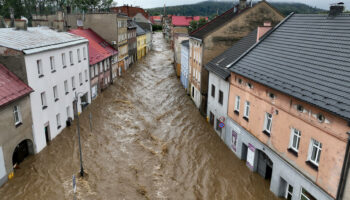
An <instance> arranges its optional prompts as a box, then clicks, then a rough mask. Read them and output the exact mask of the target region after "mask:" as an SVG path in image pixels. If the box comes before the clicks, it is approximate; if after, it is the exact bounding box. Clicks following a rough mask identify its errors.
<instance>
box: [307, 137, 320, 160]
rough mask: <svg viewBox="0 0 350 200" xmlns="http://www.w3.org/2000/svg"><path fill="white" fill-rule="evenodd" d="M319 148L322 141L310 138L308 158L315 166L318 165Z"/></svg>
mask: <svg viewBox="0 0 350 200" xmlns="http://www.w3.org/2000/svg"><path fill="white" fill-rule="evenodd" d="M321 150H322V143H320V142H319V141H317V140H315V139H311V142H310V147H309V155H308V160H309V161H310V162H311V163H312V164H314V165H316V166H318V163H319V162H320V156H321Z"/></svg>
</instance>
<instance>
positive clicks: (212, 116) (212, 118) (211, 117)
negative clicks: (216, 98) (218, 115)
mask: <svg viewBox="0 0 350 200" xmlns="http://www.w3.org/2000/svg"><path fill="white" fill-rule="evenodd" d="M214 118H215V116H214V114H213V113H212V112H210V114H209V123H210V124H211V125H212V126H214Z"/></svg>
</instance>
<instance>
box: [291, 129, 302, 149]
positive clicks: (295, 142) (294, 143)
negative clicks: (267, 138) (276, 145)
mask: <svg viewBox="0 0 350 200" xmlns="http://www.w3.org/2000/svg"><path fill="white" fill-rule="evenodd" d="M300 137H301V133H300V131H299V130H298V129H295V128H292V129H291V133H290V141H289V148H290V149H292V150H294V151H295V152H298V151H299V143H300Z"/></svg>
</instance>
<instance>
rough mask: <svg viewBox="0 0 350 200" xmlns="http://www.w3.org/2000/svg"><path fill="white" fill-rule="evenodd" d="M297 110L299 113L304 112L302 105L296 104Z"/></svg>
mask: <svg viewBox="0 0 350 200" xmlns="http://www.w3.org/2000/svg"><path fill="white" fill-rule="evenodd" d="M297 110H298V111H299V112H304V107H303V106H302V105H300V104H298V105H297Z"/></svg>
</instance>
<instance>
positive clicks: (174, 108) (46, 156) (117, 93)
mask: <svg viewBox="0 0 350 200" xmlns="http://www.w3.org/2000/svg"><path fill="white" fill-rule="evenodd" d="M153 40H154V41H153V51H152V52H150V53H149V54H148V55H147V56H146V58H144V59H143V60H142V61H139V62H138V63H137V64H136V65H134V66H132V67H131V68H130V69H129V70H128V71H127V72H126V73H125V74H124V75H123V77H121V78H119V79H118V80H116V81H115V83H114V85H112V86H110V87H109V88H108V89H107V90H105V91H104V92H103V93H102V94H101V95H99V96H98V98H97V99H96V100H94V101H93V103H92V104H91V105H90V106H89V107H88V108H87V109H86V110H85V111H84V112H83V113H82V114H81V116H80V122H81V131H82V133H81V134H82V135H81V136H82V149H83V161H84V167H85V169H86V171H87V172H88V177H87V178H84V179H78V180H77V199H89V200H90V199H91V200H96V199H130V200H135V199H208V200H213V199H257V200H261V199H277V198H276V197H275V196H274V195H273V194H272V193H271V192H270V191H269V183H268V182H267V181H266V180H264V179H263V178H262V177H260V176H259V175H258V174H257V173H251V172H250V171H249V169H248V168H247V167H246V166H245V163H244V162H243V161H241V160H239V159H238V158H236V156H235V155H234V154H233V153H232V152H231V151H230V149H229V148H227V147H226V145H225V144H224V143H223V142H222V141H221V140H220V138H219V137H218V136H217V134H216V133H215V132H214V131H213V130H212V128H211V127H210V126H209V124H208V123H207V122H206V120H205V119H204V118H203V117H202V116H201V115H200V114H199V112H198V110H197V109H196V108H195V106H194V104H193V103H192V101H191V100H190V98H189V96H187V95H186V93H185V91H184V89H183V88H182V87H181V84H180V81H179V79H178V78H177V77H176V75H175V72H174V69H173V67H172V64H171V63H172V58H173V53H172V51H171V50H170V49H169V47H168V45H167V44H166V42H165V41H164V40H163V38H162V35H161V33H157V34H155V35H154V37H153ZM89 111H91V113H92V116H93V120H92V124H93V130H92V132H90V130H89V120H88V116H89ZM77 141H78V140H77V134H76V125H75V124H73V125H72V126H71V127H70V128H66V129H65V130H64V131H63V132H62V133H61V134H60V135H58V136H57V137H56V138H55V139H54V140H53V141H52V142H51V144H50V145H49V146H47V147H46V148H45V149H44V150H43V151H41V152H40V153H39V154H37V155H34V156H31V157H29V158H28V159H26V160H25V161H24V162H23V163H21V165H20V169H17V170H16V171H15V177H14V178H13V179H12V180H10V181H9V182H7V183H6V184H5V185H4V186H3V187H2V188H0V199H16V200H24V199H30V200H48V199H50V200H52V199H73V190H72V175H73V174H77V173H78V172H79V153H78V142H77Z"/></svg>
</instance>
